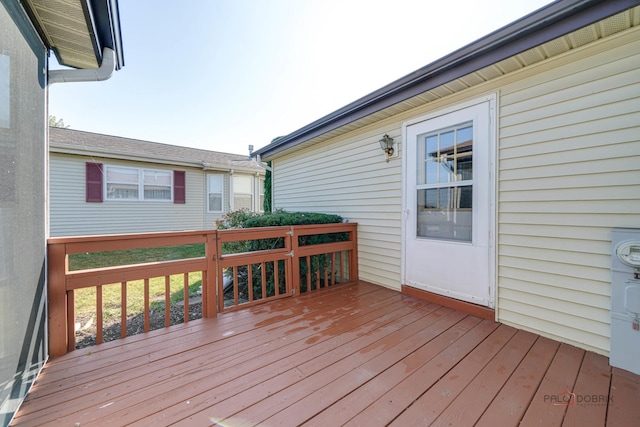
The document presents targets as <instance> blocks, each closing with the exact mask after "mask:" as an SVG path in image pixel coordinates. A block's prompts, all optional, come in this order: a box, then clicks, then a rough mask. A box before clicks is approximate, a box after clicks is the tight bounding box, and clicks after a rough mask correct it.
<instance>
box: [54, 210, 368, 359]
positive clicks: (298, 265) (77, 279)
mask: <svg viewBox="0 0 640 427" xmlns="http://www.w3.org/2000/svg"><path fill="white" fill-rule="evenodd" d="M356 233H357V224H355V223H347V224H323V225H306V226H282V227H265V228H252V229H235V230H204V231H185V232H168V233H144V234H122V235H104V236H83V237H56V238H51V239H49V241H48V294H49V354H50V355H51V356H52V357H55V356H59V355H62V354H65V353H67V352H69V351H72V350H74V349H75V346H76V343H75V326H76V325H75V322H76V314H75V291H78V290H80V289H87V288H92V289H95V293H96V294H95V306H96V343H98V344H99V343H101V342H102V341H103V331H102V328H103V307H102V305H103V287H105V286H118V285H119V287H120V291H119V292H120V337H121V338H124V337H125V336H126V322H127V298H128V293H127V289H128V287H129V286H130V285H131V283H132V282H135V281H142V282H143V299H144V301H143V302H144V308H143V316H144V331H145V332H147V331H148V330H149V323H150V322H149V316H150V299H151V298H150V294H149V288H150V281H151V280H160V279H162V278H164V310H165V326H169V324H170V322H169V309H170V294H171V290H170V284H169V283H170V278H171V277H175V276H178V278H180V279H181V281H182V289H183V291H184V296H183V298H184V317H183V319H184V321H185V322H187V321H188V320H189V285H190V275H191V274H195V275H199V276H198V277H201V279H202V316H203V317H212V316H215V315H216V314H217V313H219V312H224V311H229V310H235V309H238V308H240V307H246V306H250V305H254V304H259V303H264V302H267V301H271V300H274V299H279V298H284V297H287V296H291V295H295V294H298V293H304V292H310V291H315V290H318V289H321V288H324V287H327V286H332V285H337V284H340V283H346V282H352V281H357V279H358V268H357V234H356ZM194 244H197V245H204V251H203V252H204V256H202V257H192V258H185V259H178V260H167V261H153V262H140V263H131V262H129V263H125V264H124V265H109V266H103V267H94V268H85V269H80V270H70V269H69V257H70V256H72V255H75V254H87V253H96V252H111V251H128V250H135V249H145V248H158V247H172V246H184V245H194ZM125 258H126V255H125Z"/></svg>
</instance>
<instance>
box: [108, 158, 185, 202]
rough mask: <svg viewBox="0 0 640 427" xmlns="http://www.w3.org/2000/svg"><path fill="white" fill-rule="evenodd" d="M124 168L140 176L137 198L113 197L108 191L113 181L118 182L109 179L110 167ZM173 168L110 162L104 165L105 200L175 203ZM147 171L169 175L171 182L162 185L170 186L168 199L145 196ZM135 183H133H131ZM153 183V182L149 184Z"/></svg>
mask: <svg viewBox="0 0 640 427" xmlns="http://www.w3.org/2000/svg"><path fill="white" fill-rule="evenodd" d="M112 168H113V169H124V170H129V171H135V172H136V175H137V177H138V181H137V183H136V184H135V185H137V187H138V197H137V198H130V199H124V198H122V199H120V198H113V197H109V192H108V191H107V189H108V187H109V184H111V183H114V182H115V183H117V181H109V169H112ZM173 172H174V171H173V170H167V169H152V168H146V167H141V168H138V167H132V166H121V165H114V164H110V165H104V184H103V187H102V191H103V194H104V197H103V201H105V202H151V203H173V202H174V188H173V187H174V176H173V175H174V174H173ZM146 173H160V174H162V175H167V176H168V177H169V184H168V185H166V186H165V185H161V186H162V187H168V188H169V192H170V198H168V199H153V198H146V197H145V185H147V184H145V182H144V180H145V176H146ZM131 184H132V185H133V183H131ZM149 185H151V184H149Z"/></svg>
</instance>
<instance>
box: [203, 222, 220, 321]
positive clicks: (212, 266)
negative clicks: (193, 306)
mask: <svg viewBox="0 0 640 427" xmlns="http://www.w3.org/2000/svg"><path fill="white" fill-rule="evenodd" d="M204 252H205V257H206V259H207V270H206V271H205V273H204V274H203V276H202V297H203V298H202V299H203V301H202V307H203V312H202V315H203V317H214V316H216V314H217V310H218V297H219V295H218V286H217V278H218V231H217V230H216V231H214V232H211V233H207V239H206V242H205V244H204Z"/></svg>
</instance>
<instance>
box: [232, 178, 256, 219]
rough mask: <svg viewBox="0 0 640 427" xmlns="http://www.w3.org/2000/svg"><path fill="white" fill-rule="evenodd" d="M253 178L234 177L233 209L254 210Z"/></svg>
mask: <svg viewBox="0 0 640 427" xmlns="http://www.w3.org/2000/svg"><path fill="white" fill-rule="evenodd" d="M252 186H253V177H252V176H251V175H233V209H234V210H238V209H247V210H250V211H252V210H253V191H252Z"/></svg>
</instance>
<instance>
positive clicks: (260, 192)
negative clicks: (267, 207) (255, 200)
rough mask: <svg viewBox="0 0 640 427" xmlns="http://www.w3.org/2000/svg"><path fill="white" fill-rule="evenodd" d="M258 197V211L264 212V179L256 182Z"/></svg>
mask: <svg viewBox="0 0 640 427" xmlns="http://www.w3.org/2000/svg"><path fill="white" fill-rule="evenodd" d="M258 195H259V197H260V206H258V211H260V212H264V178H260V179H259V180H258Z"/></svg>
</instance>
